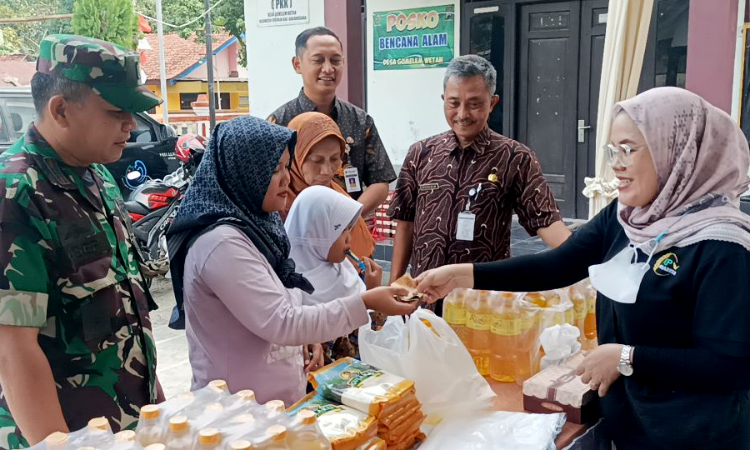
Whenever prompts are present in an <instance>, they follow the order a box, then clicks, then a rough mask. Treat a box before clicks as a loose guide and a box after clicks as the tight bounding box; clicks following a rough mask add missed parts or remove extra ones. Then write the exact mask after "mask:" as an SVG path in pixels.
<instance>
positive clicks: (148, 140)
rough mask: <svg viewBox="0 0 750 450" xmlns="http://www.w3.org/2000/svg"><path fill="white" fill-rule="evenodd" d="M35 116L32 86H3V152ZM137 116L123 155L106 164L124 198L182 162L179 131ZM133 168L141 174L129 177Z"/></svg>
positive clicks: (0, 106) (143, 115)
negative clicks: (179, 155)
mask: <svg viewBox="0 0 750 450" xmlns="http://www.w3.org/2000/svg"><path fill="white" fill-rule="evenodd" d="M35 117H36V111H35V110H34V102H33V101H32V98H31V88H28V87H17V88H0V152H4V151H5V150H7V149H8V148H9V147H10V146H11V145H13V143H14V142H16V140H18V138H20V137H21V136H23V134H24V133H25V132H26V129H27V128H28V127H29V124H30V123H31V122H32V121H34V118H35ZM135 120H136V122H137V124H138V127H137V128H136V129H135V130H133V131H132V132H131V133H130V139H129V140H128V145H127V147H126V148H125V151H123V153H122V158H121V159H120V160H119V161H117V162H114V163H112V164H107V168H108V169H109V171H110V172H112V175H113V176H114V177H115V180H116V181H117V185H118V186H119V187H120V191H121V192H122V195H123V198H128V195H130V192H131V191H133V190H134V189H135V188H137V187H138V186H139V185H140V184H141V183H143V182H145V181H146V180H148V179H160V178H164V177H165V176H167V175H168V174H170V173H172V172H174V171H175V170H177V168H178V167H179V166H180V164H179V161H178V159H177V155H176V154H175V144H176V142H177V133H175V132H174V130H173V129H172V128H170V127H168V126H165V125H162V124H160V123H159V122H157V121H155V120H154V119H152V118H151V117H150V116H149V115H148V114H146V113H136V114H135ZM132 171H138V173H140V174H141V177H140V178H139V179H137V180H129V179H128V177H127V174H128V173H129V172H132Z"/></svg>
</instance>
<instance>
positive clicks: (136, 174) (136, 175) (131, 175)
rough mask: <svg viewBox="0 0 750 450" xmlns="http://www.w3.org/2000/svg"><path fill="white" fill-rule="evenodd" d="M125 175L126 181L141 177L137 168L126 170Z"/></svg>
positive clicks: (136, 179)
mask: <svg viewBox="0 0 750 450" xmlns="http://www.w3.org/2000/svg"><path fill="white" fill-rule="evenodd" d="M125 177H126V178H127V179H128V181H138V180H139V179H140V178H141V173H140V172H139V171H137V170H133V171H131V172H128V174H127V175H125Z"/></svg>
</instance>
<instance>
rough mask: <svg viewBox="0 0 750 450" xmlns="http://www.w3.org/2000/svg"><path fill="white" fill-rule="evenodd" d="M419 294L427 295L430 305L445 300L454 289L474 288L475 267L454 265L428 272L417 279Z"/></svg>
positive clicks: (471, 265)
mask: <svg viewBox="0 0 750 450" xmlns="http://www.w3.org/2000/svg"><path fill="white" fill-rule="evenodd" d="M416 281H417V283H418V285H417V292H420V293H424V294H427V296H429V297H430V299H431V300H432V301H431V302H430V303H432V302H434V301H436V300H439V299H441V298H445V296H446V295H448V294H450V292H451V291H452V290H453V289H456V288H465V289H471V288H473V287H474V265H473V264H453V265H450V266H443V267H439V268H437V269H432V270H428V271H427V272H425V273H423V274H422V275H420V276H418V277H417V280H416Z"/></svg>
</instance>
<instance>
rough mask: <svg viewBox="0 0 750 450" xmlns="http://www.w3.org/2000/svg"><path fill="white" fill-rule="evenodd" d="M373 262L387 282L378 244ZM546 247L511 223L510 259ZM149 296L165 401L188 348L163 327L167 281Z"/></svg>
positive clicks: (169, 301)
mask: <svg viewBox="0 0 750 450" xmlns="http://www.w3.org/2000/svg"><path fill="white" fill-rule="evenodd" d="M378 247H379V248H378V250H377V251H376V255H375V257H376V259H378V260H380V261H379V263H380V264H381V265H382V266H383V269H384V271H385V273H384V274H383V278H384V279H385V280H387V279H388V277H389V273H388V271H390V266H391V265H390V262H388V261H390V249H389V248H388V246H387V245H379V246H378ZM546 249H547V246H546V245H545V244H544V242H542V241H541V240H540V239H539V238H532V237H529V235H528V234H527V233H526V231H524V229H523V228H522V227H521V226H519V225H518V223H517V222H515V221H514V224H513V228H512V234H511V254H512V255H513V256H520V255H528V254H532V253H539V252H541V251H544V250H546ZM152 293H153V295H154V299H155V300H156V303H157V304H158V305H159V309H158V310H156V311H154V312H153V313H152V314H151V321H152V323H153V327H154V338H155V339H156V348H157V352H158V359H159V361H158V367H157V374H158V376H159V380H161V384H162V386H163V388H164V393H165V394H166V396H167V398H171V397H172V396H175V395H178V394H181V393H182V392H185V391H187V390H189V389H190V380H191V377H192V373H191V371H190V363H189V361H188V345H187V339H186V338H185V332H184V331H177V330H172V329H171V328H169V327H168V326H167V323H169V316H170V314H171V313H172V307H173V306H174V294H173V293H172V283H171V281H170V280H167V279H163V278H161V279H157V280H155V281H154V284H153V287H152Z"/></svg>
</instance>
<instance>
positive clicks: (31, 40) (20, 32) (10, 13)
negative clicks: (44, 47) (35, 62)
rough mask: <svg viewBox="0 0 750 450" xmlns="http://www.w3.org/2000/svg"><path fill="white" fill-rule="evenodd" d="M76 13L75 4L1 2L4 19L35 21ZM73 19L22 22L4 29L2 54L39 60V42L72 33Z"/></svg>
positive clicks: (1, 29) (45, 0)
mask: <svg viewBox="0 0 750 450" xmlns="http://www.w3.org/2000/svg"><path fill="white" fill-rule="evenodd" d="M72 12H73V0H0V17H3V18H13V17H33V16H45V15H52V14H69V13H72ZM70 32H71V28H70V19H66V20H44V21H38V22H19V23H14V24H3V25H0V33H2V35H3V42H2V44H0V54H8V53H23V54H26V55H30V56H36V55H37V53H38V52H39V42H41V40H42V39H43V38H44V36H46V35H48V34H52V33H70Z"/></svg>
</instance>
